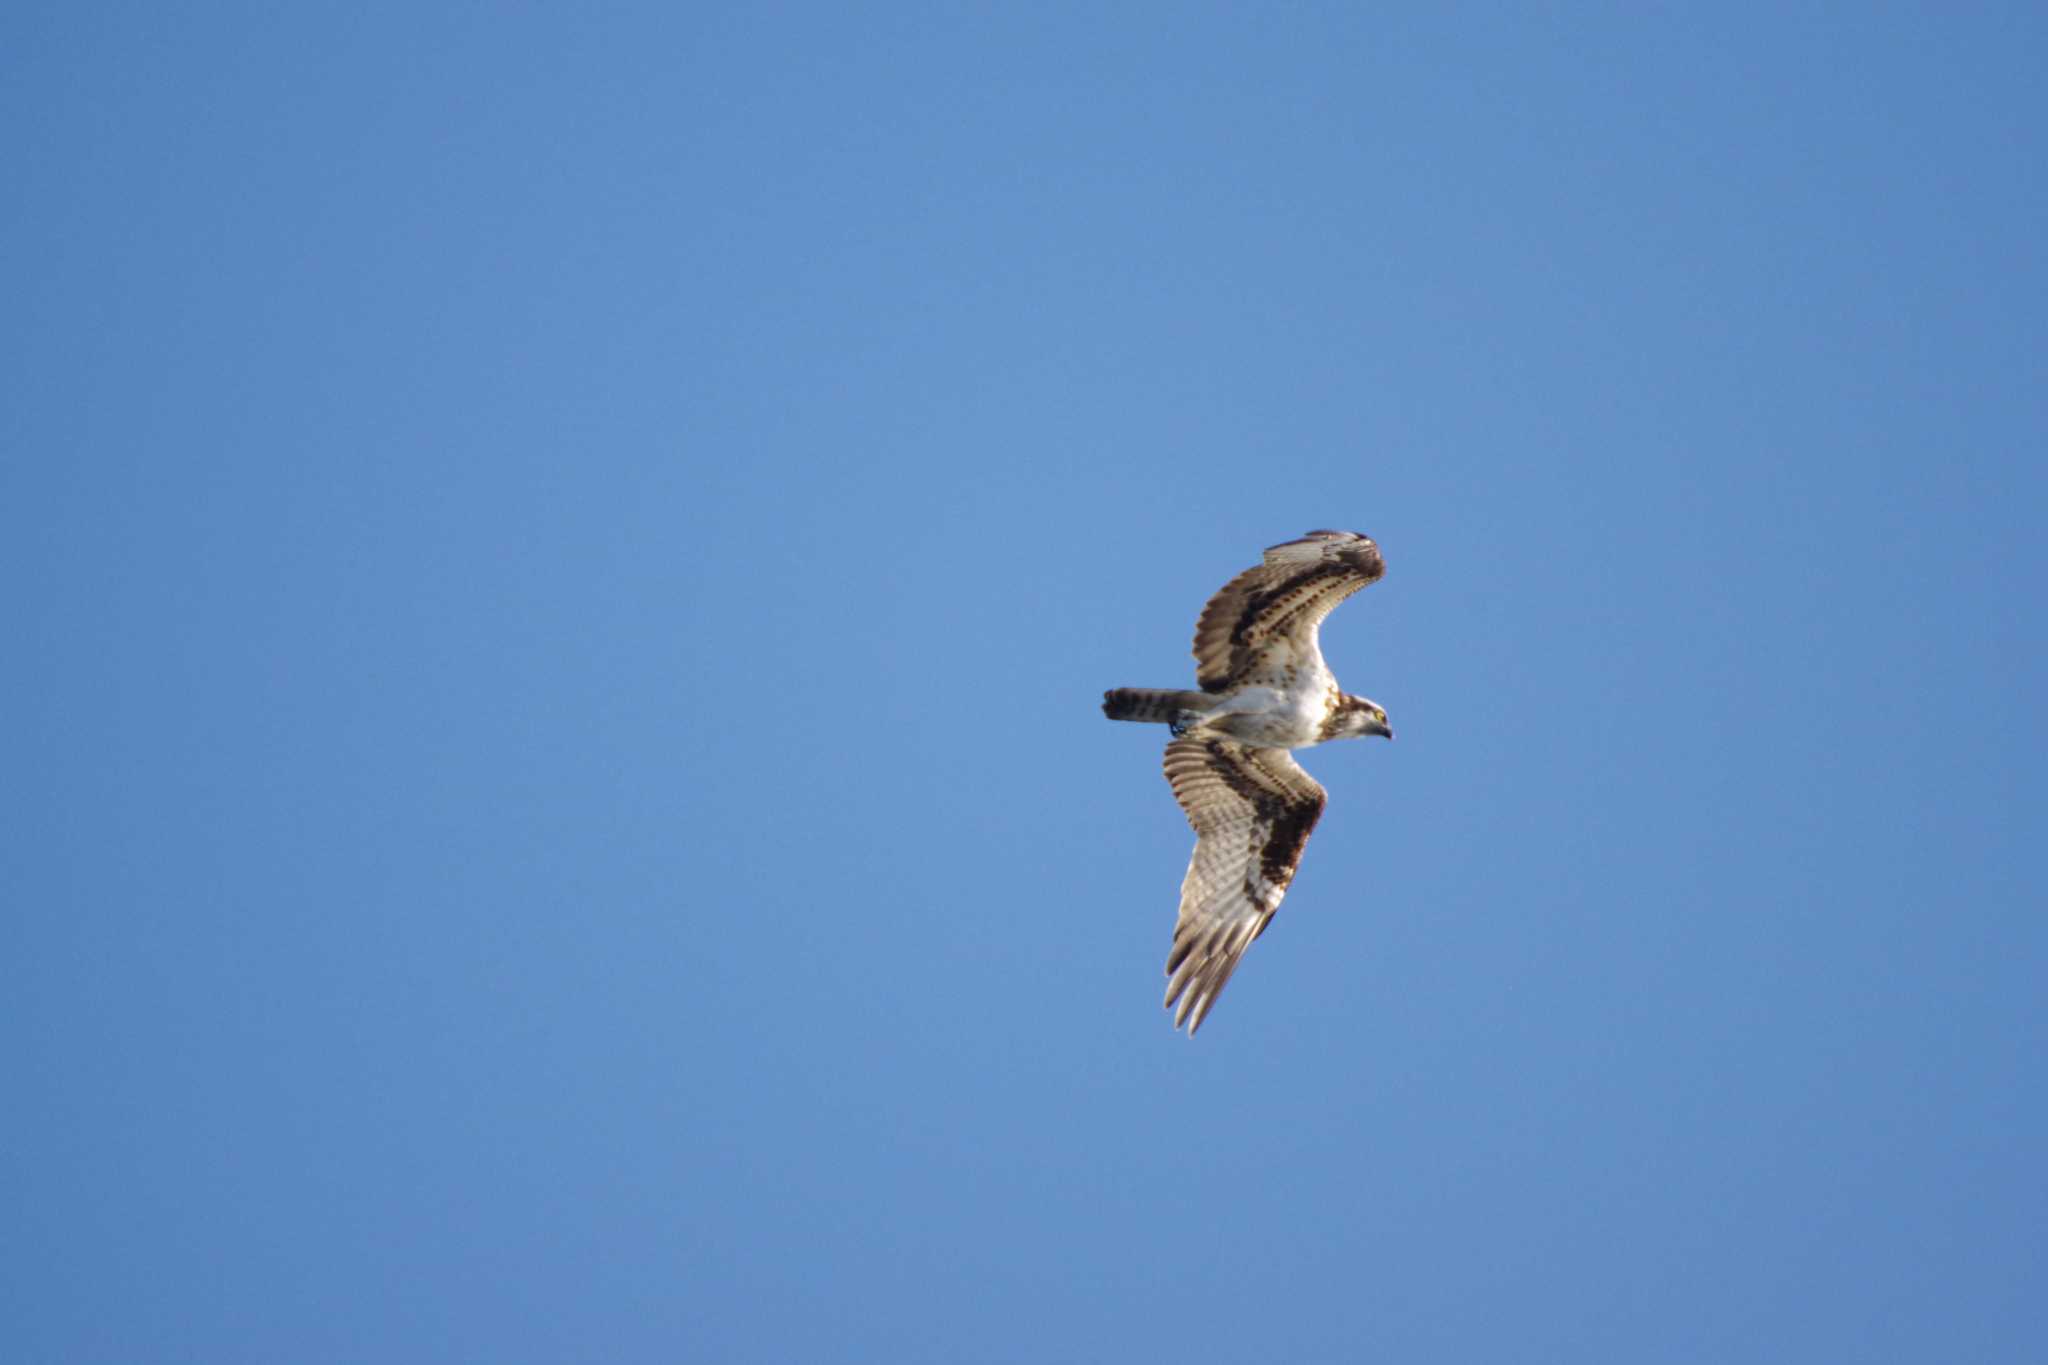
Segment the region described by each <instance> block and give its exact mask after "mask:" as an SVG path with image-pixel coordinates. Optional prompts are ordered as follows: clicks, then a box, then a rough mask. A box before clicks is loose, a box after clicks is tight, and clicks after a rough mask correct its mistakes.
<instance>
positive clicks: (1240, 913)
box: [1102, 531, 1394, 1037]
mask: <svg viewBox="0 0 2048 1365" xmlns="http://www.w3.org/2000/svg"><path fill="white" fill-rule="evenodd" d="M1385 572H1386V562H1385V561H1384V560H1382V559H1381V558H1380V547H1379V546H1377V545H1375V544H1373V542H1372V540H1371V539H1370V538H1369V537H1366V536H1362V535H1359V534H1358V533H1357V532H1356V531H1310V532H1309V533H1308V534H1307V535H1305V536H1303V537H1302V538H1301V539H1300V540H1290V541H1288V542H1287V543H1286V544H1285V545H1275V546H1274V547H1273V548H1272V549H1270V550H1268V551H1266V558H1265V563H1263V564H1260V565H1258V566H1257V567H1255V568H1250V569H1246V570H1245V571H1244V572H1243V573H1241V574H1239V575H1238V576H1237V577H1235V578H1233V579H1231V580H1230V581H1229V582H1228V583H1226V584H1224V585H1223V590H1222V591H1221V592H1219V593H1217V594H1216V595H1215V596H1214V597H1212V598H1210V599H1209V605H1207V606H1206V607H1203V608H1202V618H1201V620H1200V621H1198V622H1196V623H1195V680H1196V681H1197V682H1199V683H1200V684H1201V685H1202V690H1201V691H1199V692H1173V691H1166V690H1163V689H1159V688H1151V687H1118V688H1115V689H1112V690H1111V691H1108V692H1105V693H1103V694H1102V714H1103V715H1105V716H1108V717H1109V718H1110V719H1111V720H1135V721H1159V722H1163V723H1164V724H1166V725H1167V726H1169V727H1171V729H1172V731H1173V739H1172V740H1171V741H1169V742H1168V744H1167V746H1166V780H1167V782H1168V783H1169V784H1171V785H1172V787H1173V797H1174V800H1176V801H1178V802H1180V808H1181V809H1182V810H1183V811H1185V812H1186V813H1187V817H1188V824H1190V825H1192V826H1193V827H1194V831H1195V853H1194V856H1193V857H1192V858H1190V859H1189V860H1188V873H1187V876H1186V877H1185V878H1184V879H1183V880H1182V881H1181V884H1180V919H1179V921H1178V922H1177V923H1176V924H1175V925H1174V930H1173V950H1172V951H1171V952H1170V953H1168V954H1167V957H1166V976H1167V983H1166V1005H1167V1007H1168V1008H1169V1009H1171V1008H1173V1005H1174V1002H1175V1001H1179V1002H1180V1008H1179V1009H1178V1010H1175V1012H1174V1016H1173V1026H1174V1027H1175V1028H1179V1027H1180V1026H1181V1025H1182V1024H1186V1025H1187V1028H1188V1036H1189V1037H1193V1036H1194V1033H1195V1030H1196V1029H1198V1028H1200V1027H1201V1026H1202V1020H1203V1018H1204V1017H1205V1016H1206V1015H1207V1014H1208V1013H1209V1008H1210V1006H1212V1005H1214V1004H1215V1003H1216V997H1217V996H1218V995H1219V994H1220V993H1221V992H1222V990H1223V986H1224V983H1226V982H1227V981H1229V980H1230V974H1231V973H1232V972H1233V971H1235V970H1236V969H1237V964H1238V960H1239V959H1240V958H1242V957H1243V956H1244V951H1245V949H1246V948H1249V947H1250V946H1251V942H1252V940H1253V939H1255V938H1257V937H1258V936H1259V935H1260V934H1262V933H1264V932H1265V929H1266V925H1267V924H1268V923H1269V922H1270V921H1271V920H1272V918H1273V912H1274V911H1276V910H1278V909H1279V908H1280V898H1281V897H1282V896H1285V895H1286V894H1287V884H1288V883H1289V882H1291V881H1293V880H1294V869H1295V868H1297V867H1299V866H1300V865H1301V851H1302V849H1303V848H1304V847H1305V846H1306V845H1307V843H1308V835H1309V831H1310V830H1312V829H1314V828H1315V827H1316V820H1317V818H1318V817H1320V816H1321V815H1322V813H1323V802H1324V801H1325V799H1326V797H1327V794H1326V793H1325V792H1324V791H1323V789H1322V787H1321V786H1320V785H1318V784H1317V782H1316V780H1315V779H1314V778H1313V777H1310V776H1309V775H1308V774H1307V773H1305V772H1303V771H1302V770H1301V767H1300V765H1299V764H1297V763H1296V762H1295V761H1294V756H1293V755H1292V754H1290V753H1288V750H1289V749H1300V748H1305V747H1306V746H1308V745H1311V744H1321V743H1322V742H1323V741H1325V740H1331V739H1359V738H1363V737H1364V736H1366V735H1378V736H1380V737H1381V738H1383V739H1392V738H1393V737H1394V732H1393V731H1392V730H1391V729H1389V728H1387V713H1386V711H1385V710H1384V709H1382V708H1381V707H1380V705H1379V703H1377V702H1373V701H1368V700H1366V699H1365V698H1364V697H1354V696H1351V695H1350V694H1348V693H1346V692H1342V691H1339V690H1338V688H1337V680H1336V678H1334V677H1332V676H1331V675H1330V669H1329V665H1327V664H1325V663H1324V662H1323V651H1322V648H1321V646H1320V644H1319V643H1318V641H1317V634H1318V632H1319V631H1320V629H1321V627H1322V624H1323V618H1324V617H1325V616H1328V615H1329V614H1330V612H1331V610H1332V609H1333V608H1335V607H1336V605H1337V604H1338V603H1339V602H1342V601H1343V600H1344V599H1345V598H1347V597H1349V596H1351V594H1352V593H1355V592H1357V591H1358V590H1359V589H1360V588H1363V587H1366V586H1368V585H1370V584H1373V583H1377V582H1379V580H1380V576H1381V575H1382V574H1384V573H1385Z"/></svg>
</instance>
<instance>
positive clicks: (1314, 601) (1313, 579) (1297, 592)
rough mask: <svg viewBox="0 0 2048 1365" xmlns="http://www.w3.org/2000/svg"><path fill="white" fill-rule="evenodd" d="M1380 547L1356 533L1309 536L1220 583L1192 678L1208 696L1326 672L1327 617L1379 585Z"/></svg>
mask: <svg viewBox="0 0 2048 1365" xmlns="http://www.w3.org/2000/svg"><path fill="white" fill-rule="evenodd" d="M1386 571H1387V564H1386V561H1385V560H1384V559H1382V558H1381V557H1380V547H1379V546H1378V545H1375V544H1374V543H1373V542H1372V540H1371V538H1370V537H1367V536H1362V535H1359V534H1358V533H1357V532H1356V531H1310V532H1309V533H1308V534H1307V535H1305V536H1303V537H1302V538H1301V539H1300V540H1290V541H1288V542H1287V543H1286V544H1285V545H1275V546H1274V547H1273V548H1272V549H1270V550H1268V551H1266V557H1265V562H1264V563H1261V564H1259V565H1257V566H1256V567H1254V568H1250V569H1246V570H1245V571H1244V572H1243V573H1241V574H1239V575H1238V576H1237V577H1235V578H1233V579H1231V580H1230V581H1229V582H1228V583H1226V584H1224V585H1223V588H1222V590H1221V591H1219V592H1218V593H1217V594H1216V595H1215V596H1214V597H1212V598H1210V599H1209V605H1207V606H1206V607H1203V608H1202V618H1201V620H1199V621H1197V622H1196V623H1195V678H1196V681H1198V682H1200V683H1201V685H1202V690H1203V691H1205V692H1221V691H1223V690H1225V689H1226V688H1228V687H1230V686H1233V685H1237V684H1242V683H1245V682H1251V681H1266V680H1268V679H1271V678H1273V677H1276V676H1280V675H1284V674H1285V673H1286V671H1287V670H1288V669H1290V668H1300V667H1303V666H1307V667H1312V668H1316V669H1321V668H1322V667H1323V651H1322V644H1321V640H1320V638H1319V637H1320V634H1321V628H1322V624H1323V618H1324V617H1326V616H1328V615H1329V614H1330V613H1331V612H1332V611H1334V610H1335V609H1336V606H1337V604H1338V603H1339V602H1342V601H1343V600H1344V599H1345V598H1347V597H1349V596H1351V594H1352V593H1355V592H1357V591H1358V590H1359V589H1360V588H1367V587H1371V586H1372V585H1373V584H1374V583H1377V582H1379V581H1380V576H1381V575H1382V574H1384V573H1386Z"/></svg>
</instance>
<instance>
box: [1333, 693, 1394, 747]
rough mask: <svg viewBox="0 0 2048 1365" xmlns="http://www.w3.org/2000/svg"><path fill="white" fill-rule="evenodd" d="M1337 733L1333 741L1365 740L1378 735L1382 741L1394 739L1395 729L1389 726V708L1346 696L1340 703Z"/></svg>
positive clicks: (1367, 700)
mask: <svg viewBox="0 0 2048 1365" xmlns="http://www.w3.org/2000/svg"><path fill="white" fill-rule="evenodd" d="M1338 706H1339V709H1338V712H1337V715H1336V722H1337V723H1336V725H1335V726H1333V727H1332V729H1333V730H1334V732H1335V733H1333V734H1332V735H1331V736H1330V738H1332V739H1364V738H1366V737H1367V736H1370V735H1377V736H1379V737H1380V738H1381V739H1392V738H1393V737H1394V731H1393V727H1391V726H1389V725H1388V724H1387V708H1386V707H1384V706H1381V705H1380V704H1379V703H1378V702H1376V701H1372V700H1370V699H1368V698H1365V697H1352V696H1346V697H1345V698H1344V699H1343V700H1342V701H1341V702H1339V703H1338Z"/></svg>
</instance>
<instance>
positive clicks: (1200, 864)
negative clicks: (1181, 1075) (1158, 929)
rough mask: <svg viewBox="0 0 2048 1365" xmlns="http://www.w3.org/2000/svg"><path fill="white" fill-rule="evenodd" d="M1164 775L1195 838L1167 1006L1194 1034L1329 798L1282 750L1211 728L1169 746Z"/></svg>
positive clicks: (1268, 912)
mask: <svg viewBox="0 0 2048 1365" xmlns="http://www.w3.org/2000/svg"><path fill="white" fill-rule="evenodd" d="M1166 780H1167V781H1168V782H1170V783H1171V784H1172V785H1173V797H1174V800H1176V801H1178V802H1180V806H1181V809H1182V810H1184V811H1186V812H1187V817H1188V823H1189V824H1190V825H1192V826H1194V830H1195V836H1196V837H1195V854H1194V857H1192V858H1190V859H1189V860H1188V875H1187V876H1186V878H1185V879H1183V880H1182V882H1181V884H1180V919H1179V922H1178V923H1176V924H1175V926H1174V930H1173V951H1172V952H1170V953H1169V954H1168V955H1167V958H1166V975H1167V978H1168V980H1167V985H1166V1004H1167V1007H1168V1008H1172V1006H1173V1004H1174V1002H1175V1001H1176V1000H1178V1001H1179V1002H1180V1008H1179V1009H1178V1010H1176V1011H1175V1013H1174V1016H1173V1023H1174V1027H1175V1028H1178V1027H1180V1026H1181V1025H1182V1024H1183V1023H1185V1024H1186V1025H1187V1026H1188V1033H1189V1034H1190V1035H1192V1034H1193V1033H1194V1031H1195V1030H1196V1029H1197V1028H1199V1027H1201V1023H1202V1019H1203V1017H1204V1016H1205V1015H1207V1014H1208V1013H1209V1007H1210V1006H1211V1005H1213V1004H1215V1003H1216V997H1217V995H1218V994H1219V993H1221V991H1222V990H1223V986H1224V983H1225V982H1227V981H1229V980H1230V974H1231V972H1233V971H1235V970H1236V969H1237V963H1238V959H1239V958H1241V957H1243V956H1244V950H1245V949H1246V948H1248V947H1250V946H1251V941H1252V940H1253V939H1255V938H1257V937H1258V936H1259V935H1260V934H1261V933H1263V932H1264V931H1265V928H1266V923H1267V921H1269V920H1271V919H1272V918H1273V912H1274V911H1275V910H1278V909H1279V908H1280V898H1281V897H1282V896H1285V895H1286V894H1287V884H1288V883H1289V882H1291V881H1293V880H1294V869H1295V868H1296V867H1298V866H1299V865H1300V863H1301V850H1302V848H1303V847H1304V846H1305V845H1306V844H1307V843H1308V835H1309V831H1310V830H1312V829H1314V828H1315V827H1316V820H1317V819H1318V818H1319V817H1320V816H1321V815H1322V813H1323V802H1324V800H1325V796H1324V793H1323V789H1322V787H1321V786H1320V785H1318V784H1317V782H1316V780H1315V779H1314V778H1313V777H1310V776H1309V775H1308V774H1307V773H1305V772H1303V771H1302V770H1301V767H1300V765H1299V764H1297V763H1296V762H1295V761H1294V757H1293V755H1291V754H1289V753H1288V752H1287V751H1286V750H1285V749H1252V748H1247V747H1246V746H1244V745H1242V744H1239V743H1237V742H1235V741H1234V740H1229V739H1224V738H1220V737H1217V736H1213V735H1201V734H1196V735H1189V736H1187V737H1185V738H1182V739H1176V740H1174V741H1173V742H1172V743H1171V744H1168V745H1167V746H1166Z"/></svg>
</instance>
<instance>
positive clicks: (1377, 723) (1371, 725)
mask: <svg viewBox="0 0 2048 1365" xmlns="http://www.w3.org/2000/svg"><path fill="white" fill-rule="evenodd" d="M1365 732H1366V733H1367V734H1368V735H1378V736H1379V737H1380V738H1381V739H1392V738H1393V737H1394V729H1393V727H1392V726H1390V725H1388V724H1387V723H1386V722H1385V721H1383V720H1370V721H1367V722H1366V723H1365Z"/></svg>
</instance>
